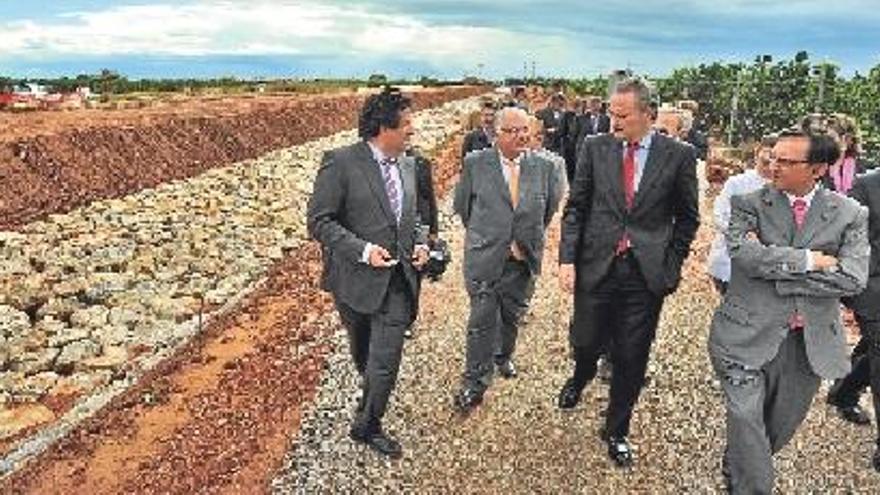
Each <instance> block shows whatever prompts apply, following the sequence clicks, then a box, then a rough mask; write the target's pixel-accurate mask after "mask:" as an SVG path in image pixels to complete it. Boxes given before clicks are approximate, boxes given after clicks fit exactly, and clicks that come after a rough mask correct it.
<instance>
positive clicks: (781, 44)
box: [0, 0, 880, 78]
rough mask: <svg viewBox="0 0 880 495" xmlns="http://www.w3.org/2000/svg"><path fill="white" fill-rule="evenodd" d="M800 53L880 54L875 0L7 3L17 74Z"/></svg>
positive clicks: (352, 70)
mask: <svg viewBox="0 0 880 495" xmlns="http://www.w3.org/2000/svg"><path fill="white" fill-rule="evenodd" d="M593 3H595V5H590V4H593ZM800 50H806V51H808V52H809V53H810V56H811V58H813V59H818V60H822V59H828V60H830V61H833V62H836V63H838V64H839V65H840V66H841V67H842V68H843V71H844V73H849V74H851V73H853V72H855V71H861V72H865V71H866V70H867V69H869V68H871V67H873V66H875V65H878V64H880V8H878V0H836V1H834V2H828V1H827V0H817V1H814V0H789V1H785V2H781V1H777V2H762V1H757V0H709V1H707V0H670V1H659V0H643V1H639V2H637V1H624V0H605V1H603V2H589V3H588V2H574V1H544V2H534V1H519V0H508V1H505V2H499V1H485V0H477V1H470V2H463V1H457V0H446V1H440V0H411V1H401V0H382V1H380V0H367V1H360V2H354V1H346V0H340V1H332V0H325V1H311V0H306V1H275V2H268V1H261V0H248V1H245V0H239V1H216V0H176V1H161V0H159V1H128V0H122V1H112V2H111V1H105V0H71V1H65V0H60V1H52V2H34V1H33V0H28V1H21V0H0V75H15V76H41V75H42V76H57V75H65V74H70V75H73V74H77V73H83V72H96V71H98V70H100V69H101V68H104V67H108V68H112V69H115V70H118V71H120V72H122V73H123V74H125V75H127V76H129V77H188V76H193V77H209V76H223V75H235V76H240V77H291V76H293V77H346V76H355V77H364V76H366V75H368V74H370V73H374V72H381V73H385V74H389V75H392V76H403V77H418V76H421V75H427V76H432V77H450V78H456V77H461V76H462V75H464V74H479V75H483V76H491V77H503V76H521V75H523V73H524V69H527V70H528V72H529V73H531V71H532V62H534V68H535V71H536V73H537V74H539V75H554V76H584V75H586V76H594V75H597V74H602V73H607V72H608V71H610V70H612V69H615V68H621V67H627V66H628V67H630V68H632V69H633V70H635V71H636V72H639V73H646V74H651V75H663V74H665V73H667V72H668V71H669V70H670V69H671V68H674V67H677V66H682V65H692V64H697V63H700V62H704V61H715V60H722V61H736V60H743V61H750V60H752V59H753V58H754V57H755V55H758V54H771V55H773V56H774V58H781V57H785V58H791V57H792V56H793V55H794V54H795V53H796V52H797V51H800Z"/></svg>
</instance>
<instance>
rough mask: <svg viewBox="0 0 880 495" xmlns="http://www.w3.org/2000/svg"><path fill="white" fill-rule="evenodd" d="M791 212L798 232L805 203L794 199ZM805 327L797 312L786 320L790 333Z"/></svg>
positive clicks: (805, 208)
mask: <svg viewBox="0 0 880 495" xmlns="http://www.w3.org/2000/svg"><path fill="white" fill-rule="evenodd" d="M791 211H792V213H794V224H795V225H797V228H798V230H800V229H801V228H802V227H803V226H804V221H806V219H807V202H806V201H804V200H803V199H801V198H797V199H795V200H794V201H792V202H791ZM805 326H807V322H806V319H805V318H804V315H802V314H800V313H799V312H797V311H795V313H794V314H793V315H791V317H789V319H788V327H789V328H790V329H791V330H792V331H795V332H798V331H801V330H803V329H804V327H805Z"/></svg>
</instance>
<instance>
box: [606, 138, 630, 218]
mask: <svg viewBox="0 0 880 495" xmlns="http://www.w3.org/2000/svg"><path fill="white" fill-rule="evenodd" d="M605 154H606V156H607V157H608V159H607V160H606V161H605V163H606V164H607V167H608V168H607V170H606V173H607V176H608V179H609V182H610V184H611V198H612V199H613V200H614V202H615V203H616V204H617V207H618V208H619V209H620V211H626V193H625V192H624V190H623V149H622V148H621V144H620V142H619V141H617V140H616V139H609V140H608V144H607V146H606V149H605Z"/></svg>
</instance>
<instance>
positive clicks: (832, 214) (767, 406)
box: [709, 131, 869, 494]
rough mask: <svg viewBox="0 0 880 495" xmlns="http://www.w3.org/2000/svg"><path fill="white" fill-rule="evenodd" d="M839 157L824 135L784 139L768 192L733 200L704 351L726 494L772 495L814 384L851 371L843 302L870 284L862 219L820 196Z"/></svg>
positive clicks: (836, 198) (842, 200) (853, 205)
mask: <svg viewBox="0 0 880 495" xmlns="http://www.w3.org/2000/svg"><path fill="white" fill-rule="evenodd" d="M839 153H840V151H839V149H838V148H837V145H836V144H835V142H834V141H833V140H832V139H831V138H830V137H829V136H827V135H819V134H806V133H804V132H802V131H785V132H783V133H782V134H781V135H780V136H779V139H778V141H777V143H776V145H775V146H774V147H773V161H772V164H771V175H772V178H773V179H772V180H773V184H772V186H765V187H764V188H762V189H760V190H759V191H756V192H753V193H750V194H746V195H743V196H734V197H732V198H731V216H730V224H729V225H728V229H727V245H728V249H729V251H730V258H731V261H732V269H731V276H730V284H729V285H728V289H727V293H726V294H725V296H724V300H723V301H722V303H721V305H720V306H719V307H718V309H717V310H716V312H715V316H714V317H713V320H712V328H711V332H710V335H709V353H710V356H711V358H712V364H713V366H714V368H715V370H716V372H717V373H718V375H719V377H720V378H721V387H722V389H723V391H724V397H725V405H726V406H727V448H726V450H725V455H724V463H723V469H722V471H723V473H724V475H725V478H726V480H727V482H728V487H729V489H730V490H731V492H732V493H742V494H746V493H747V494H754V493H766V494H769V493H772V491H773V478H774V475H773V461H772V457H771V456H772V454H774V453H776V452H778V451H779V450H780V449H781V448H782V447H784V446H785V445H786V443H788V441H789V440H790V439H791V437H792V436H793V435H794V433H795V430H797V427H798V426H799V425H800V424H801V422H802V421H803V419H804V417H805V416H806V414H807V411H808V410H809V408H810V404H811V402H812V400H813V396H814V395H815V393H816V391H817V390H818V388H819V382H820V381H821V379H822V378H828V379H834V378H840V377H842V376H843V375H845V374H846V373H847V371H849V367H850V364H849V359H848V357H847V353H846V342H845V339H844V329H843V326H842V323H841V319H840V298H841V297H844V296H851V295H855V294H858V293H859V292H861V291H862V289H864V287H865V284H866V281H867V278H868V257H869V252H868V250H869V247H868V234H867V226H868V212H867V211H866V210H865V209H864V208H863V207H861V206H859V204H858V203H857V202H856V201H854V200H852V199H849V198H846V197H843V196H841V195H838V194H835V193H833V192H830V191H828V190H827V189H824V188H822V187H818V186H817V183H818V182H819V181H820V180H821V178H822V176H823V175H824V174H825V171H826V169H827V167H828V164H830V163H834V162H835V161H836V160H837V157H838V156H839Z"/></svg>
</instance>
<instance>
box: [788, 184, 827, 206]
mask: <svg viewBox="0 0 880 495" xmlns="http://www.w3.org/2000/svg"><path fill="white" fill-rule="evenodd" d="M818 190H819V184H816V185H814V186H813V189H812V190H811V191H810V192H808V193H807V194H806V195H805V196H803V197H801V198H798V197H797V196H795V195H794V194H790V193H785V197H786V198H788V204H790V205H791V204H793V203H794V202H795V200H796V199H802V200H804V201H806V202H807V208H809V207H810V204H812V203H813V198H814V197H815V196H816V191H818Z"/></svg>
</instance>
